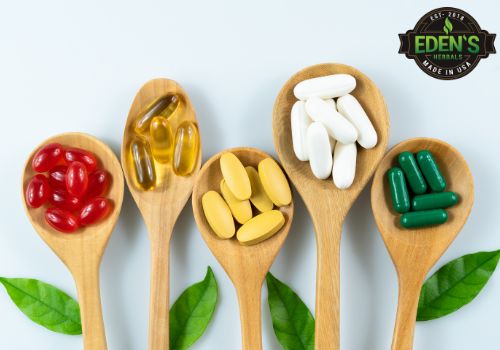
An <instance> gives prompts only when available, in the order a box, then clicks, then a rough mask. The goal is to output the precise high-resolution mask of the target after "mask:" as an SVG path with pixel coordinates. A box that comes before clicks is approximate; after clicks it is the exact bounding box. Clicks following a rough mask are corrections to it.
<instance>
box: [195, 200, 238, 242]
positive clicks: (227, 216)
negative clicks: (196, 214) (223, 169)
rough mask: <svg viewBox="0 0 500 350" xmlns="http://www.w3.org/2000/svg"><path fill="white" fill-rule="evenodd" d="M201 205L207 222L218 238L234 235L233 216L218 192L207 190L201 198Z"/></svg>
mask: <svg viewBox="0 0 500 350" xmlns="http://www.w3.org/2000/svg"><path fill="white" fill-rule="evenodd" d="M201 205H202V207H203V212H204V213H205V218H206V219H207V221H208V224H209V225H210V227H211V228H212V230H213V231H214V232H215V234H216V235H217V236H218V237H219V238H222V239H227V238H231V237H233V236H234V232H235V230H236V229H235V227H234V220H233V216H232V215H231V210H229V207H228V206H227V204H226V202H224V199H222V197H221V195H220V194H218V193H217V192H215V191H208V192H207V193H205V194H204V195H203V197H202V198H201Z"/></svg>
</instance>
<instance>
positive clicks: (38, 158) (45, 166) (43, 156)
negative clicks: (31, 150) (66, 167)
mask: <svg viewBox="0 0 500 350" xmlns="http://www.w3.org/2000/svg"><path fill="white" fill-rule="evenodd" d="M63 158H64V149H63V146H61V145H60V144H59V143H50V144H48V145H46V146H43V147H42V148H40V149H39V150H38V152H36V154H35V155H34V156H33V160H32V161H31V166H32V167H33V170H35V171H36V172H39V173H44V172H46V171H49V170H50V169H52V168H53V167H55V166H56V165H57V164H58V163H59V162H61V161H62V160H63Z"/></svg>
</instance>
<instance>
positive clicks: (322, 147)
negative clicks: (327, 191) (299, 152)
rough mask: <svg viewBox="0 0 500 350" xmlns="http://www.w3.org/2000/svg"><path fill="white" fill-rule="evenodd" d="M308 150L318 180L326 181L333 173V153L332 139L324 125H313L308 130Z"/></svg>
mask: <svg viewBox="0 0 500 350" xmlns="http://www.w3.org/2000/svg"><path fill="white" fill-rule="evenodd" d="M307 150H308V152H309V165H310V166H311V170H312V172H313V174H314V176H316V177H317V178H318V179H326V178H328V177H329V176H330V174H331V172H332V163H333V161H332V152H331V151H330V138H329V137H328V133H327V132H326V129H325V127H324V126H323V124H321V123H319V122H314V123H312V124H311V125H310V126H309V128H308V129H307Z"/></svg>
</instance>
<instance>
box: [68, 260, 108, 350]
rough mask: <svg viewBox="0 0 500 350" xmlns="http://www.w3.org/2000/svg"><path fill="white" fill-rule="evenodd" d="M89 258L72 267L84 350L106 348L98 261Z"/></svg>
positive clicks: (103, 349)
mask: <svg viewBox="0 0 500 350" xmlns="http://www.w3.org/2000/svg"><path fill="white" fill-rule="evenodd" d="M88 256H89V255H88ZM90 260H92V259H90V258H89V259H85V260H84V261H83V263H82V266H79V267H78V268H77V269H73V277H74V279H75V282H76V288H77V291H78V301H79V304H80V313H81V319H82V329H83V346H84V349H85V350H106V349H107V348H108V347H107V345H106V335H105V333H104V323H103V319H102V309H101V296H100V288H99V261H90Z"/></svg>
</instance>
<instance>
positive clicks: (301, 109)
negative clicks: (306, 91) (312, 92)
mask: <svg viewBox="0 0 500 350" xmlns="http://www.w3.org/2000/svg"><path fill="white" fill-rule="evenodd" d="M332 101H333V100H332ZM291 114H292V118H291V119H292V143H293V150H294V152H295V155H296V156H297V158H298V159H299V160H302V161H306V160H309V156H308V155H307V146H306V135H307V128H308V127H309V125H311V123H312V120H311V118H309V116H308V115H307V113H306V109H305V102H304V101H297V102H295V104H294V105H293V107H292V113H291Z"/></svg>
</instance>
